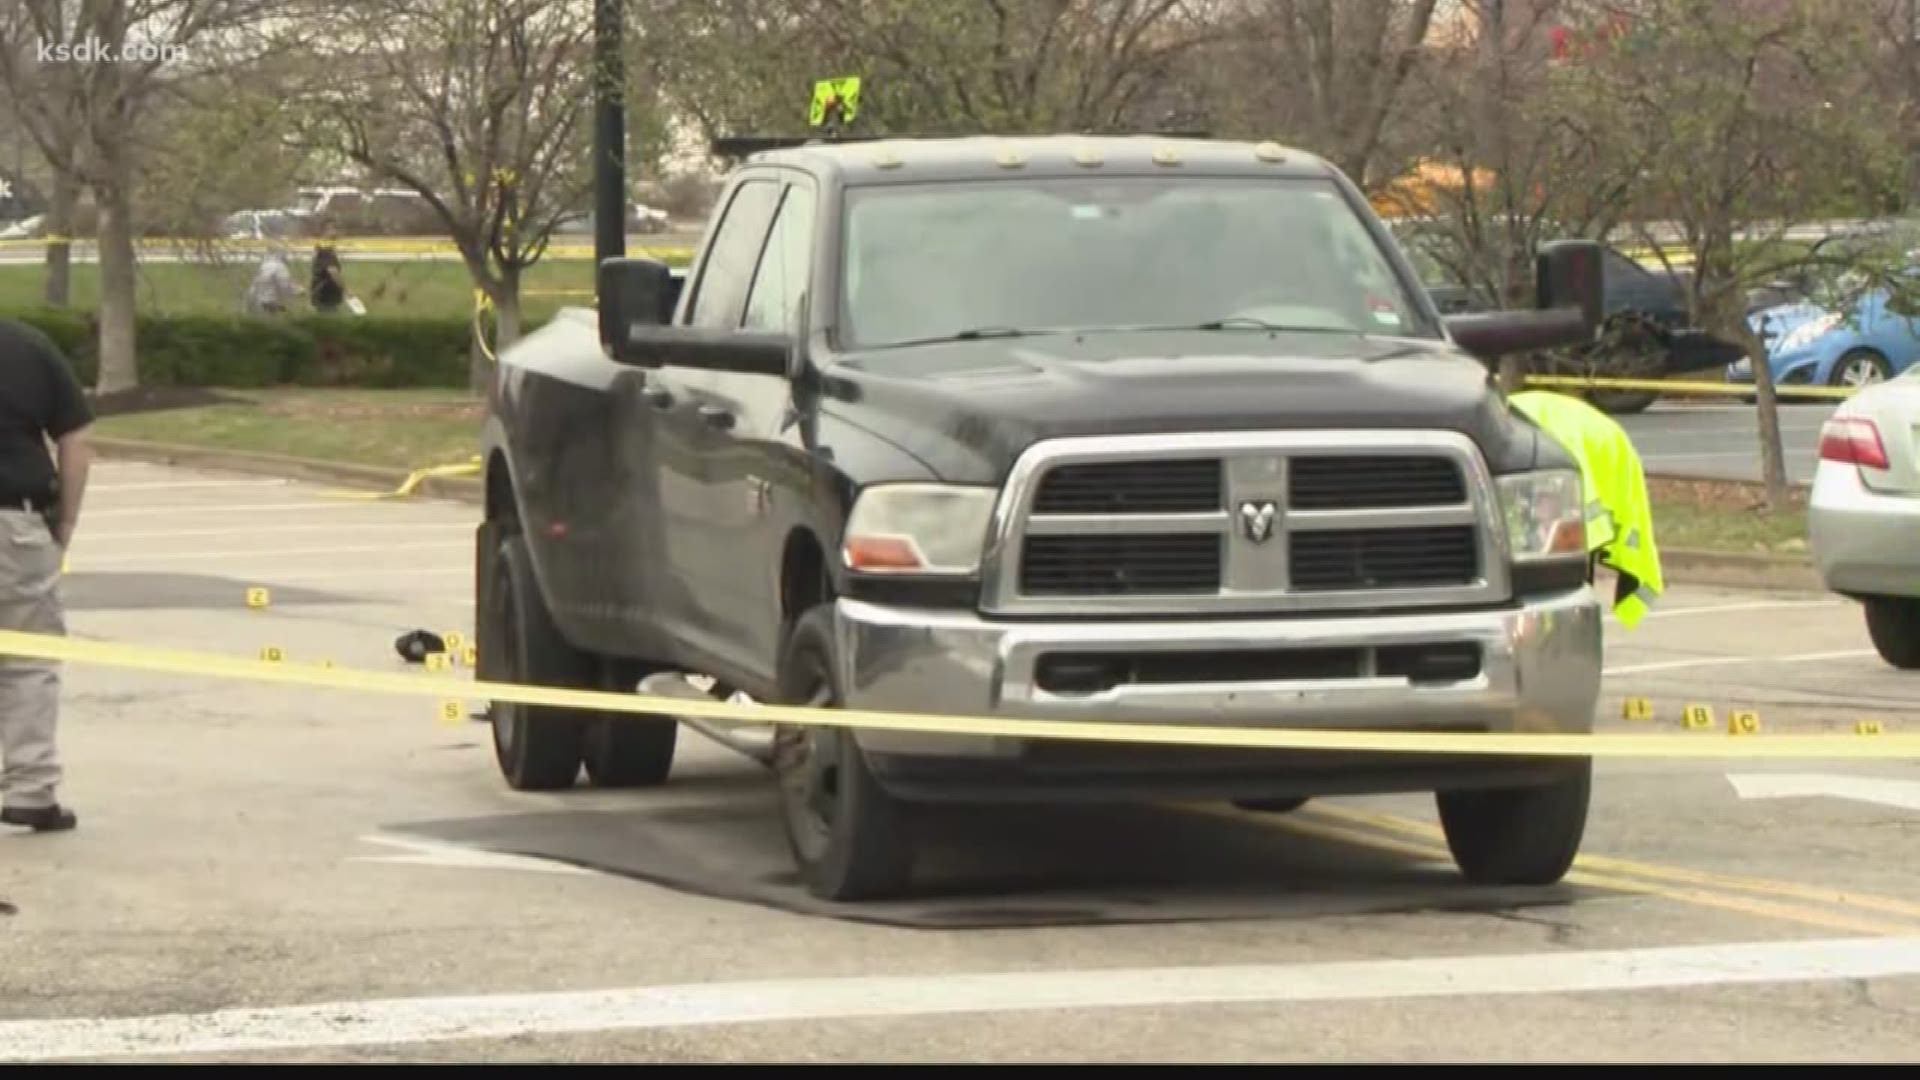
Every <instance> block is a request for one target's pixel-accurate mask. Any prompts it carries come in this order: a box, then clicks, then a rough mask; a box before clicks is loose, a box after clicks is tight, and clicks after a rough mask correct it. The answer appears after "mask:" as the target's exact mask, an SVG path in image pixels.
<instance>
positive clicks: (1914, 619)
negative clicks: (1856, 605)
mask: <svg viewBox="0 0 1920 1080" xmlns="http://www.w3.org/2000/svg"><path fill="white" fill-rule="evenodd" d="M1866 607H1867V636H1868V637H1870V638H1872V639H1873V647H1874V648H1875V649H1877V650H1879V653H1880V659H1882V660H1885V661H1886V662H1887V663H1889V664H1892V665H1893V666H1894V667H1897V668H1899V669H1901V670H1902V671H1913V670H1915V669H1916V668H1920V600H1915V599H1912V598H1910V597H1905V596H1869V597H1867V600H1866Z"/></svg>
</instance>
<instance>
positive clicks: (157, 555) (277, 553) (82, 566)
mask: <svg viewBox="0 0 1920 1080" xmlns="http://www.w3.org/2000/svg"><path fill="white" fill-rule="evenodd" d="M472 546H473V541H471V540H421V541H419V542H417V543H411V544H360V545H350V546H347V547H309V548H256V549H253V550H250V551H245V550H243V551H163V552H152V551H143V552H140V553H138V554H133V555H103V556H101V557H99V558H97V559H77V560H75V561H76V562H77V563H78V564H79V565H78V566H77V567H76V568H75V569H76V570H81V571H84V570H89V569H92V568H93V567H95V566H100V565H113V564H126V563H161V562H178V561H195V560H200V559H282V558H289V557H291V556H295V555H366V554H371V553H374V552H381V553H385V552H389V551H422V550H425V549H428V548H470V547H472Z"/></svg>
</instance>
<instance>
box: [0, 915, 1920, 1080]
mask: <svg viewBox="0 0 1920 1080" xmlns="http://www.w3.org/2000/svg"><path fill="white" fill-rule="evenodd" d="M1914 974H1920V938H1845V939H1839V940H1828V941H1774V942H1764V943H1758V944H1731V945H1696V946H1683V947H1678V948H1657V949H1621V950H1612V951H1595V952H1545V953H1529V954H1519V955H1506V956H1460V957H1435V958H1431V959H1417V960H1363V961H1350V962H1338V963H1317V964H1291V965H1278V964H1275V965H1245V966H1232V967H1211V968H1208V967H1189V968H1133V969H1116V970H1086V971H1033V972H1008V973H989V974H978V975H968V974H942V975H925V976H879V977H856V978H817V979H778V980H770V981H762V982H732V983H726V982H706V983H691V984H684V985H679V986H656V987H639V988H631V989H619V990H585V991H574V992H559V993H539V994H498V995H492V996H485V997H480V996H470V997H441V998H413V999H402V1000H387V1001H349V1002H339V1003H332V1004H323V1005H301V1006H292V1007H287V1008H273V1009H231V1010H224V1011H220V1012H211V1013H200V1014H174V1015H168V1016H145V1017H130V1018H112V1019H95V1018H78V1019H61V1020H16V1021H11V1022H6V1023H0V1061H47V1060H54V1059H67V1058H94V1057H115V1058H120V1057H128V1056H136V1055H152V1054H185V1053H201V1054H212V1053H233V1052H237V1051H248V1050H256V1051H258V1050H288V1049H295V1048H312V1047H329V1046H398V1045H404V1044H410V1043H423V1042H436V1041H443V1040H450V1039H505V1038H515V1037H522V1036H528V1035H564V1034H581V1033H586V1032H602V1031H633V1030H639V1029H647V1028H681V1027H699V1026H708V1025H714V1024H747V1023H770V1022H778V1021H796V1020H842V1019H850V1018H856V1017H897V1016H939V1015H960V1014H968V1013H986V1014H992V1013H1008V1012H1034V1011H1044V1010H1054V1009H1092V1008H1110V1009H1111V1008H1144V1007H1155V1006H1160V1007H1165V1006H1190V1005H1214V1004H1230V1003H1255V1004H1273V1005H1279V1004H1288V1003H1301V1002H1324V1001H1382V1000H1394V999H1404V998H1448V997H1487V996H1494V995H1514V994H1567V993H1592V992H1596V991H1631V990H1655V989H1672V988H1676V987H1692V986H1723V985H1737V984H1754V983H1777V982H1832V981H1836V980H1850V979H1873V978H1886V977H1897V976H1906V975H1914Z"/></svg>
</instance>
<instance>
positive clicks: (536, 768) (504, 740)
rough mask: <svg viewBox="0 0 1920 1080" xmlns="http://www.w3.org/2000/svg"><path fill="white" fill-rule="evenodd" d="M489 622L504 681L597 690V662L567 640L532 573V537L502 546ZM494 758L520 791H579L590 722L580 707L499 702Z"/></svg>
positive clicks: (494, 659)
mask: <svg viewBox="0 0 1920 1080" xmlns="http://www.w3.org/2000/svg"><path fill="white" fill-rule="evenodd" d="M491 585H492V587H491V588H490V589H489V590H488V592H489V595H488V596H487V598H486V599H487V605H486V610H485V611H484V612H483V617H484V618H485V619H487V620H488V621H489V622H490V623H491V625H490V626H489V627H488V633H487V634H486V635H485V638H484V641H483V645H484V647H485V648H486V649H487V655H488V658H489V660H490V663H489V664H488V671H487V672H486V676H487V677H488V678H494V679H499V680H500V681H502V682H508V683H517V684H521V685H529V686H558V687H568V688H573V689H580V688H585V687H588V686H591V685H593V681H594V680H593V674H594V672H593V665H592V662H591V660H590V658H588V657H586V656H584V655H583V654H581V653H580V652H579V651H578V650H576V649H574V648H573V646H571V645H569V644H568V643H567V641H566V640H565V639H564V638H562V637H561V636H560V631H559V630H558V629H557V628H556V627H555V626H554V625H553V619H552V616H550V615H549V614H548V612H547V605H546V601H545V600H544V599H542V597H541V596H540V586H539V583H538V582H537V581H535V580H534V576H533V563H532V560H531V558H530V557H529V556H528V554H527V543H526V540H525V539H524V538H522V537H520V536H518V535H514V536H508V537H507V538H505V539H504V540H502V541H501V544H500V551H499V554H498V557H497V558H495V559H494V560H493V578H492V582H491ZM490 714H491V716H492V720H493V754H494V759H495V760H496V761H498V762H499V764H500V775H502V776H504V777H505V778H506V781H507V784H508V786H510V787H512V788H513V789H514V790H516V791H554V790H558V789H562V788H568V787H572V786H573V782H574V780H575V779H576V778H577V777H578V776H579V774H580V759H581V752H582V737H583V725H582V719H581V716H580V714H579V712H578V711H577V710H573V709H562V708H555V707H553V706H550V705H524V704H520V703H518V702H511V701H496V702H493V706H492V708H491V710H490Z"/></svg>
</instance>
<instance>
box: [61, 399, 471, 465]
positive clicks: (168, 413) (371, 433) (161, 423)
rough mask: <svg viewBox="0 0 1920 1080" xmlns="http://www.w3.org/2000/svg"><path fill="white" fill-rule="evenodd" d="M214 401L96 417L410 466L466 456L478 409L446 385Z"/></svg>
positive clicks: (105, 422)
mask: <svg viewBox="0 0 1920 1080" xmlns="http://www.w3.org/2000/svg"><path fill="white" fill-rule="evenodd" d="M223 396H224V397H226V398H228V399H229V400H227V401H223V402H222V403H220V404H215V405H202V406H193V407H189V408H179V409H164V410H157V411H153V412H144V413H134V414H128V415H120V416H108V417H104V418H102V419H101V420H100V421H99V423H98V424H97V426H96V430H97V431H98V432H99V433H100V434H101V435H103V436H110V437H114V438H122V439H142V440H147V441H150V442H163V443H173V444H176V445H183V446H201V447H209V448H215V449H221V450H238V451H248V452H256V453H269V454H284V455H288V456H291V457H301V458H310V459H314V460H320V461H343V462H351V463H354V464H359V465H377V466H384V467H389V468H405V469H415V468H423V467H426V466H429V465H446V464H452V463H455V462H460V461H465V460H466V459H467V458H469V457H471V456H472V455H473V454H474V452H475V449H476V446H477V443H478V438H479V430H480V412H481V407H480V403H479V401H478V400H477V399H475V398H474V397H473V396H472V395H470V394H463V393H459V392H455V391H445V390H420V391H413V390H341V391H335V390H298V391H290V390H274V391H259V392H253V391H230V392H223Z"/></svg>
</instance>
